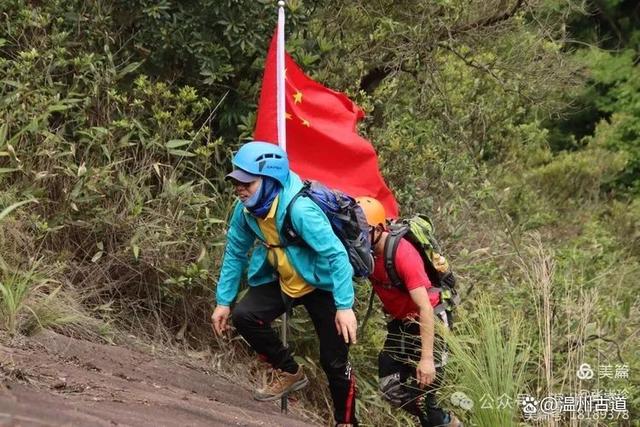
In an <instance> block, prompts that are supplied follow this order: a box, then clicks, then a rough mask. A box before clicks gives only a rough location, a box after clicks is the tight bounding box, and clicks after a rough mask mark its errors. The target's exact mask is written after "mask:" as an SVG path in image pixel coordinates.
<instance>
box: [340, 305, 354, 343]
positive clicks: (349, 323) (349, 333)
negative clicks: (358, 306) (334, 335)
mask: <svg viewBox="0 0 640 427" xmlns="http://www.w3.org/2000/svg"><path fill="white" fill-rule="evenodd" d="M336 329H337V330H338V335H342V337H343V338H344V342H345V343H347V344H349V343H350V342H351V344H355V343H356V330H357V329H358V322H357V321H356V315H355V314H354V313H353V310H352V309H350V308H349V309H346V310H338V311H337V312H336Z"/></svg>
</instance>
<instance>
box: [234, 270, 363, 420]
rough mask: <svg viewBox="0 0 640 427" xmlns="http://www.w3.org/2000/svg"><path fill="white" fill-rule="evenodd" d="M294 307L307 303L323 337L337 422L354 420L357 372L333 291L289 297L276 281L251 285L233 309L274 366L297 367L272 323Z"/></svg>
mask: <svg viewBox="0 0 640 427" xmlns="http://www.w3.org/2000/svg"><path fill="white" fill-rule="evenodd" d="M288 302H290V303H291V306H296V305H299V304H302V305H304V307H305V308H306V309H307V312H308V313H309V316H310V317H311V320H312V321H313V325H314V327H315V329H316V333H317V334H318V338H319V340H320V364H321V365H322V369H324V372H325V374H326V375H327V379H328V380H329V389H330V391H331V397H332V398H333V408H334V418H335V421H336V423H353V424H356V419H355V398H356V390H355V385H356V384H355V382H356V381H355V375H354V374H353V373H352V371H351V364H350V363H349V347H348V345H347V344H345V342H344V339H343V338H342V337H341V336H339V335H338V331H337V329H336V326H335V316H336V307H335V303H334V300H333V294H332V293H331V292H327V291H323V290H320V289H316V290H314V291H313V292H311V293H308V294H307V295H305V296H303V297H301V298H295V299H290V298H289V297H286V296H284V295H283V294H282V292H281V291H280V285H279V284H278V283H276V282H274V283H271V284H268V285H262V286H256V287H251V288H249V290H248V291H247V294H246V295H245V297H244V298H243V299H242V300H241V301H240V302H238V304H237V305H236V306H235V308H234V309H233V312H232V319H233V324H234V325H235V327H236V329H237V330H238V332H239V333H240V335H242V337H243V338H244V339H245V340H247V342H248V343H249V345H251V347H252V348H253V349H254V350H255V351H256V352H257V353H258V354H260V355H261V356H263V357H264V358H265V359H266V360H267V362H269V363H270V364H271V365H272V366H273V367H274V368H278V369H283V370H287V371H291V370H293V371H294V372H295V370H297V367H298V365H297V363H296V362H295V361H294V360H293V357H292V356H291V352H290V351H289V349H287V348H286V347H284V345H282V341H280V338H279V337H278V335H277V334H276V332H275V331H274V330H273V328H271V322H272V321H273V320H274V319H276V318H277V317H278V316H280V315H281V314H282V313H284V312H285V310H286V309H287V305H288Z"/></svg>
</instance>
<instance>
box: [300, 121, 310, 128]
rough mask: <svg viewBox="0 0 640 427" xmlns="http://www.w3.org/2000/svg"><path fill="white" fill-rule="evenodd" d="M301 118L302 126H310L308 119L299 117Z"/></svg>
mask: <svg viewBox="0 0 640 427" xmlns="http://www.w3.org/2000/svg"><path fill="white" fill-rule="evenodd" d="M301 120H302V126H306V127H308V128H309V127H311V123H309V121H308V120H305V119H301Z"/></svg>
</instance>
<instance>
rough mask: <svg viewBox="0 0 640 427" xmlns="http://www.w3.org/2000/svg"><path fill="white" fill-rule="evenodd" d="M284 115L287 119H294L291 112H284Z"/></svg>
mask: <svg viewBox="0 0 640 427" xmlns="http://www.w3.org/2000/svg"><path fill="white" fill-rule="evenodd" d="M284 116H285V117H286V118H287V120H291V119H293V116H292V115H291V114H290V113H284Z"/></svg>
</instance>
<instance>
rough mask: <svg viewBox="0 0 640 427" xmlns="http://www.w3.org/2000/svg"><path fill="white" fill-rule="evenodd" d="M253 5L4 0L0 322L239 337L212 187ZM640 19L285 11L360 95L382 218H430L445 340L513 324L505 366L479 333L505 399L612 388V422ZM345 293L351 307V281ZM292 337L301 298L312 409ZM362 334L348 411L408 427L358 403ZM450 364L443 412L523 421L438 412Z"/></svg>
mask: <svg viewBox="0 0 640 427" xmlns="http://www.w3.org/2000/svg"><path fill="white" fill-rule="evenodd" d="M273 3H274V2H271V1H255V0H252V1H244V0H223V1H215V0H189V1H180V2H178V1H170V0H161V1H148V0H134V1H127V2H124V1H119V0H118V1H110V2H107V1H102V0H92V1H80V0H70V1H61V0H51V1H48V2H39V1H26V0H4V1H2V2H0V79H1V81H2V85H1V86H0V117H1V120H0V284H1V286H0V291H2V293H1V294H0V295H1V296H0V298H1V299H0V301H2V304H0V313H1V316H0V317H1V319H2V327H3V328H4V329H6V330H9V331H11V332H12V333H31V332H33V331H35V330H37V329H38V328H40V327H49V328H54V329H57V330H59V331H62V332H64V333H68V334H74V335H79V336H83V337H86V338H88V339H105V340H111V341H117V340H118V339H119V337H120V336H121V335H122V334H123V333H124V332H129V333H134V334H136V335H138V336H140V337H141V339H145V340H153V341H155V342H160V343H163V344H164V345H171V346H182V347H185V348H199V349H201V348H207V347H208V348H210V349H211V350H210V351H211V353H212V355H213V356H215V355H216V354H217V353H218V352H220V351H223V350H224V351H229V346H230V345H231V346H235V347H234V348H241V347H242V344H241V343H238V342H237V340H234V341H233V342H232V343H231V344H229V343H225V342H222V341H220V340H216V341H214V340H213V339H212V337H211V336H210V329H209V326H208V317H209V315H210V311H211V308H212V304H213V291H214V286H215V280H216V277H217V271H218V269H219V261H220V255H221V245H222V244H223V243H224V224H225V220H226V216H227V215H228V212H229V208H230V206H231V204H232V203H233V196H232V195H231V193H230V192H229V189H228V188H227V187H226V186H225V185H224V182H223V177H224V174H225V173H226V172H227V169H228V168H229V162H228V159H229V156H230V154H231V153H232V151H233V150H234V149H236V148H237V147H238V146H239V145H240V144H241V143H242V141H244V140H246V139H247V138H249V137H250V135H251V132H252V129H253V123H254V120H255V104H256V101H257V96H258V91H259V87H260V82H261V73H262V65H263V61H264V54H265V50H266V46H267V43H268V40H269V39H270V37H271V35H272V32H273V28H274V26H275V7H274V5H273ZM639 21H640V11H639V8H638V6H637V4H636V2H633V1H630V0H625V1H622V0H607V1H595V0H593V1H584V2H569V1H564V0H545V1H543V0H529V1H525V0H510V1H497V0H490V1H475V0H474V1H471V2H469V1H462V0H431V1H393V2H392V1H386V0H379V1H374V2H372V1H360V0H354V1H351V2H338V1H325V2H320V1H308V0H307V1H302V0H290V1H289V2H288V22H287V25H288V27H287V29H288V49H289V51H290V52H291V53H292V54H293V55H294V57H295V58H296V60H297V61H298V63H300V64H301V65H302V67H303V68H305V70H306V71H307V72H308V73H309V74H310V75H312V76H313V77H314V78H315V79H317V80H319V81H321V82H322V83H324V84H326V85H328V86H330V87H332V88H335V89H338V90H341V91H345V92H347V93H348V94H349V95H350V96H351V97H352V98H353V99H355V100H356V101H357V102H358V103H359V104H360V105H361V106H362V107H363V108H364V109H365V110H366V112H367V118H366V119H365V121H364V122H363V123H362V125H361V129H360V131H361V133H362V134H363V135H366V136H367V137H368V138H370V139H371V141H372V142H373V144H374V145H375V147H376V149H377V150H378V152H379V156H380V162H381V165H382V168H383V173H384V175H385V177H386V178H387V180H388V182H389V184H390V185H391V187H392V188H393V189H394V190H395V192H396V195H397V197H398V199H399V201H400V204H401V206H402V210H403V213H404V214H409V213H412V212H417V211H424V212H429V213H431V215H432V216H433V217H434V219H435V220H436V224H437V227H438V229H439V234H440V235H441V236H442V239H441V240H442V241H443V242H444V245H445V247H446V249H447V252H448V253H449V254H450V258H451V262H452V264H453V265H454V267H455V269H456V272H457V274H458V276H459V277H460V283H461V291H462V295H463V298H464V303H463V306H462V307H461V309H460V312H459V316H458V317H459V319H460V323H459V327H458V328H457V330H456V334H455V335H454V336H453V337H451V338H450V339H451V340H452V341H451V342H452V344H453V345H454V346H455V345H457V348H459V354H460V355H463V354H472V353H473V352H474V351H476V352H477V351H479V350H478V349H479V347H478V340H474V337H476V336H478V335H482V334H483V333H488V332H491V334H492V335H494V336H495V335H497V334H499V333H502V334H506V335H505V337H513V334H512V333H511V332H509V329H508V328H507V325H508V324H509V323H510V322H511V320H512V319H513V318H514V317H515V316H516V315H518V316H522V318H523V319H524V321H523V323H522V328H521V331H520V332H521V334H520V335H519V336H520V338H519V340H518V341H517V344H518V345H516V346H515V347H514V349H515V350H514V351H516V350H517V351H516V353H517V354H519V355H520V356H519V357H515V356H514V357H513V358H511V359H506V358H502V359H500V358H501V357H503V356H505V354H507V353H505V351H506V350H505V347H504V346H502V347H501V345H496V346H494V347H489V346H487V347H483V348H482V351H483V352H484V353H486V354H487V357H488V358H490V357H494V358H498V359H496V360H503V361H504V360H509V362H508V364H509V363H510V364H511V365H512V366H509V369H512V368H513V369H512V371H513V372H517V371H518V369H519V366H521V365H522V366H523V371H522V372H523V373H522V379H521V380H518V381H516V382H514V383H513V384H511V385H510V386H509V387H511V388H510V389H509V390H515V391H517V392H519V393H530V394H532V395H535V396H539V397H542V396H544V395H547V394H550V393H564V394H570V393H573V392H575V391H576V390H579V389H584V388H588V389H598V388H599V389H609V390H613V389H615V390H622V389H625V390H626V392H627V393H628V405H629V407H630V410H631V419H638V418H639V414H638V403H640V390H639V389H638V387H637V384H635V385H634V382H633V381H632V380H633V378H634V376H635V378H637V372H638V371H639V370H640V359H638V356H637V354H636V353H637V348H638V331H639V330H640V329H639V325H638V308H639V301H638V297H637V294H638V293H637V289H638V285H637V283H638V281H639V279H640V271H639V262H638V257H639V256H640V251H639V248H640V196H639V193H638V192H639V189H640V180H639V177H640V141H639V139H640V127H639V125H638V123H639V121H638V118H639V116H640V70H639V68H638V54H639V49H640V44H639V43H640V30H638V28H639V26H638V23H639ZM358 295H359V298H358V309H359V310H360V311H359V313H363V312H364V307H363V306H364V305H365V302H366V299H367V297H368V288H367V287H366V286H362V287H359V288H358ZM487 306H490V307H492V308H494V309H495V310H491V311H490V312H491V313H492V317H491V318H490V319H489V320H487V318H486V316H484V315H483V313H485V311H487V310H485V308H486V307H487ZM495 325H498V326H499V328H498V329H497V330H496V329H491V327H494V328H495ZM309 328H310V325H309V323H308V320H307V319H306V318H305V315H304V314H303V313H302V312H299V313H297V314H296V317H295V318H294V321H293V322H292V329H293V336H294V341H293V345H294V348H295V350H296V354H297V355H298V357H300V358H302V359H304V360H305V363H306V364H307V365H308V366H309V369H310V371H311V375H312V376H313V377H314V378H315V379H317V381H314V382H313V384H314V386H313V387H310V388H309V389H308V390H307V391H306V392H305V405H306V408H308V410H309V413H310V414H315V417H316V419H326V417H327V410H328V408H327V398H328V394H327V391H326V385H325V384H324V379H323V378H322V374H321V370H320V369H319V367H318V366H317V365H316V360H317V354H315V352H316V345H315V342H314V340H313V337H312V336H310V334H308V333H305V331H308V329H309ZM382 330H383V319H382V317H381V316H380V315H376V316H375V317H374V318H373V319H372V320H371V326H370V327H369V329H368V332H367V334H366V336H365V337H363V338H362V339H361V342H362V344H360V345H358V346H356V347H354V349H353V358H354V363H355V365H356V367H357V369H358V375H359V377H360V381H359V387H360V395H361V397H362V399H361V400H360V408H359V409H360V416H361V418H362V420H363V421H364V422H366V423H368V424H369V425H393V424H395V423H398V424H409V423H411V422H412V421H411V420H410V419H409V418H407V417H406V416H405V415H403V414H402V413H399V412H395V411H393V410H391V409H390V408H389V407H388V406H387V405H386V404H385V403H383V402H382V401H381V400H380V399H379V397H378V396H377V393H376V387H377V385H376V379H375V374H376V369H375V362H376V353H377V348H379V347H380V345H381V343H382V340H383V339H384V335H383V332H382ZM456 340H458V341H459V342H457V344H456ZM497 342H498V343H499V342H500V341H497ZM511 344H513V343H511ZM508 354H511V353H508ZM514 354H515V353H514ZM214 359H215V357H214ZM454 359H455V358H454ZM247 360H248V359H244V360H242V361H238V363H248V362H247ZM456 360H457V362H455V363H458V364H457V365H456V364H455V363H454V365H453V366H454V367H453V368H452V369H453V375H452V377H451V379H450V381H449V382H448V385H447V388H446V389H445V390H443V393H442V394H443V396H444V398H445V405H448V406H449V407H450V408H451V409H452V410H454V411H456V412H457V413H459V414H460V416H461V417H462V418H465V419H467V420H469V421H470V422H474V423H476V424H477V425H491V423H492V422H493V423H495V422H497V421H495V420H500V422H499V423H500V425H504V423H505V422H506V423H512V424H514V425H515V424H517V423H518V422H521V421H522V418H521V414H520V413H519V411H518V410H517V408H515V409H514V410H513V411H511V412H508V413H507V414H504V413H497V414H494V415H495V416H496V417H498V418H491V416H493V415H491V414H489V415H487V414H486V413H484V415H482V414H483V412H482V411H479V410H476V411H469V412H465V411H464V410H462V409H461V408H458V407H455V405H452V404H451V401H450V399H449V398H448V396H449V395H450V394H451V393H454V392H455V391H457V390H458V391H459V390H464V391H465V392H466V393H467V394H469V395H471V396H476V398H478V396H480V397H482V393H480V394H478V392H479V391H478V389H477V385H476V386H475V389H474V381H473V380H470V379H469V378H465V377H464V376H463V375H462V376H461V375H457V374H456V372H458V373H459V372H463V371H464V369H463V368H464V366H465V365H464V362H465V359H464V357H458V359H456ZM582 362H588V363H590V364H592V366H594V367H595V366H606V365H611V366H615V365H626V366H628V367H629V373H630V375H631V379H616V378H603V379H601V380H599V382H598V383H587V384H579V383H576V380H575V375H574V373H575V370H576V369H577V366H578V365H579V364H580V363H582ZM505 363H506V362H505ZM472 365H473V364H472ZM475 365H477V364H475ZM456 366H458V367H459V368H456ZM510 372H511V371H510ZM477 374H478V375H481V376H482V375H484V377H485V378H490V377H492V376H496V375H497V374H496V372H492V371H490V370H487V372H484V373H483V372H478V373H477ZM515 379H516V378H514V381H515ZM505 387H506V385H505ZM506 389H508V388H505V389H502V390H506ZM491 390H492V393H498V392H499V391H500V388H498V389H495V390H494V389H491ZM483 393H484V392H483ZM494 397H497V396H494ZM512 397H514V398H515V396H512ZM478 404H479V402H476V405H478ZM476 409H477V406H476ZM481 415H482V416H488V417H489V418H482V417H481ZM478 417H480V418H478ZM505 420H506V421H505ZM547 423H553V421H547ZM612 423H615V421H612ZM493 425H498V424H493Z"/></svg>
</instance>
